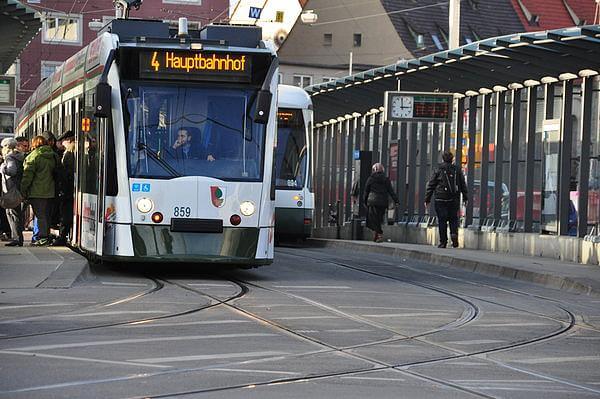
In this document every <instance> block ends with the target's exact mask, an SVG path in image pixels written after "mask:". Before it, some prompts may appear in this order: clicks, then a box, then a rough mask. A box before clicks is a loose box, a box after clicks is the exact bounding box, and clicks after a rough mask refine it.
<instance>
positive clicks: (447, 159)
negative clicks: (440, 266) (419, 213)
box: [425, 151, 469, 248]
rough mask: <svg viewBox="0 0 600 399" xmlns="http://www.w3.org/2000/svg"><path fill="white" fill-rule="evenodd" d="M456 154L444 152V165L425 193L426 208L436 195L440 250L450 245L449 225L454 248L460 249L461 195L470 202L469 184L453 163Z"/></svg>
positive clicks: (430, 180) (432, 177)
mask: <svg viewBox="0 0 600 399" xmlns="http://www.w3.org/2000/svg"><path fill="white" fill-rule="evenodd" d="M453 160H454V154H452V153H451V152H450V151H444V153H443V154H442V161H443V162H442V163H441V164H439V165H438V167H437V169H436V170H435V172H434V173H433V175H432V176H431V179H429V183H427V191H426V192H425V207H428V206H429V203H430V202H431V197H432V196H433V195H434V193H435V202H434V203H435V213H436V214H437V217H438V225H439V230H440V243H439V245H438V248H446V245H447V244H448V223H449V224H450V238H451V239H452V246H453V247H454V248H457V247H458V210H459V208H460V195H461V193H462V198H463V201H464V202H465V203H466V202H467V201H468V194H469V193H468V191H467V184H466V183H465V176H464V174H463V172H462V170H461V169H460V168H458V167H457V166H456V165H454V164H453V163H452V161H453Z"/></svg>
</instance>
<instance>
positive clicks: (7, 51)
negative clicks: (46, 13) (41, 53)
mask: <svg viewBox="0 0 600 399" xmlns="http://www.w3.org/2000/svg"><path fill="white" fill-rule="evenodd" d="M41 26H42V22H41V21H40V18H39V16H37V15H36V11H35V10H34V9H32V8H30V7H27V6H25V5H23V4H22V3H21V2H20V1H16V0H0V37H1V38H2V40H0V74H4V73H5V72H6V70H7V69H8V68H10V66H11V65H12V63H13V62H15V60H16V59H17V57H18V56H19V54H21V51H23V49H24V48H25V47H26V46H27V44H29V42H30V41H31V39H33V38H34V37H35V35H36V34H37V32H38V31H39V30H40V28H41Z"/></svg>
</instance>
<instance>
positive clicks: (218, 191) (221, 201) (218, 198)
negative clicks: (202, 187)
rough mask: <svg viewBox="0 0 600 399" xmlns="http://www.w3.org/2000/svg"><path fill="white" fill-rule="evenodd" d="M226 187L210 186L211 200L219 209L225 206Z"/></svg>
mask: <svg viewBox="0 0 600 399" xmlns="http://www.w3.org/2000/svg"><path fill="white" fill-rule="evenodd" d="M225 191H226V190H225V187H219V186H210V199H211V201H212V204H213V205H214V206H216V207H217V208H221V207H222V206H223V205H225Z"/></svg>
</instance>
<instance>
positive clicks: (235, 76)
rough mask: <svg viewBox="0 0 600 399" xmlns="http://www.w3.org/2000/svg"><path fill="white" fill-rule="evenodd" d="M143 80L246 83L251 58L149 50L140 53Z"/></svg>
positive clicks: (227, 54) (247, 56) (250, 68)
mask: <svg viewBox="0 0 600 399" xmlns="http://www.w3.org/2000/svg"><path fill="white" fill-rule="evenodd" d="M139 65H140V69H139V73H140V77H141V78H144V79H185V80H213V79H214V80H229V79H231V80H234V81H244V82H246V81H249V80H250V78H251V71H252V58H251V56H249V55H247V54H237V53H208V52H199V51H174V50H167V49H162V50H148V51H141V52H140V53H139Z"/></svg>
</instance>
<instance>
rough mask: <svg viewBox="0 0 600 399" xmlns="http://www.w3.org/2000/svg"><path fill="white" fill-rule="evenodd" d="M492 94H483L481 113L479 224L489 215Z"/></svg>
mask: <svg viewBox="0 0 600 399" xmlns="http://www.w3.org/2000/svg"><path fill="white" fill-rule="evenodd" d="M491 100H492V97H491V95H490V94H486V95H484V96H483V109H482V113H481V164H480V171H481V176H480V178H479V225H480V226H482V225H483V221H484V219H485V218H487V216H488V180H489V173H488V170H489V162H490V127H491V126H490V124H491V123H490V120H491Z"/></svg>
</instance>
